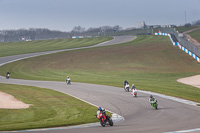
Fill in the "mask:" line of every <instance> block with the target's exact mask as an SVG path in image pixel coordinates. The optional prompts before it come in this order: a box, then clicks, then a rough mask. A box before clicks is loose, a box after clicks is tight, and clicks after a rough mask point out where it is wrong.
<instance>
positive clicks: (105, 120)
mask: <svg viewBox="0 0 200 133" xmlns="http://www.w3.org/2000/svg"><path fill="white" fill-rule="evenodd" d="M95 116H96V117H97V118H98V119H99V121H100V124H101V126H102V127H105V125H110V126H113V121H112V119H111V118H110V116H108V115H107V114H106V111H105V110H102V111H97V115H95Z"/></svg>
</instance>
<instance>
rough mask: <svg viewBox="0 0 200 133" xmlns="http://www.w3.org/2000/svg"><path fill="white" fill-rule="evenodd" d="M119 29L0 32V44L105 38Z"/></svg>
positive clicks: (75, 28) (35, 29)
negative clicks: (75, 38) (74, 38)
mask: <svg viewBox="0 0 200 133" xmlns="http://www.w3.org/2000/svg"><path fill="white" fill-rule="evenodd" d="M121 29H122V27H120V26H119V25H117V26H113V27H112V26H102V27H98V28H88V29H86V28H84V27H81V26H75V27H74V28H73V29H72V30H71V31H70V32H61V31H56V30H49V29H46V28H30V29H18V30H0V42H10V41H32V40H46V39H63V38H71V37H72V36H106V35H107V34H108V33H110V32H117V31H119V30H121Z"/></svg>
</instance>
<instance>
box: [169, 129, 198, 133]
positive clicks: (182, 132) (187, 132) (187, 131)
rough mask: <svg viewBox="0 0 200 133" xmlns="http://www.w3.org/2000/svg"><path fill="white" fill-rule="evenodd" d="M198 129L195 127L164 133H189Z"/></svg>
mask: <svg viewBox="0 0 200 133" xmlns="http://www.w3.org/2000/svg"><path fill="white" fill-rule="evenodd" d="M197 131H200V128H197V129H189V130H182V131H175V132H166V133H191V132H197Z"/></svg>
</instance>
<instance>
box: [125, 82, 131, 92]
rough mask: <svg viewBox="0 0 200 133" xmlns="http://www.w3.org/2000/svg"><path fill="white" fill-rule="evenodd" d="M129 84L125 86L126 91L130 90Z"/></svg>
mask: <svg viewBox="0 0 200 133" xmlns="http://www.w3.org/2000/svg"><path fill="white" fill-rule="evenodd" d="M129 87H130V86H129V84H126V85H125V86H124V90H125V91H126V92H129Z"/></svg>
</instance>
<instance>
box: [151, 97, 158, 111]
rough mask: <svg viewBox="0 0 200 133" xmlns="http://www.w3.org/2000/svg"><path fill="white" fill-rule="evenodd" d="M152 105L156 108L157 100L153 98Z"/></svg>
mask: <svg viewBox="0 0 200 133" xmlns="http://www.w3.org/2000/svg"><path fill="white" fill-rule="evenodd" d="M151 105H152V107H154V108H155V109H158V103H157V100H156V99H155V100H154V101H152V102H151Z"/></svg>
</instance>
